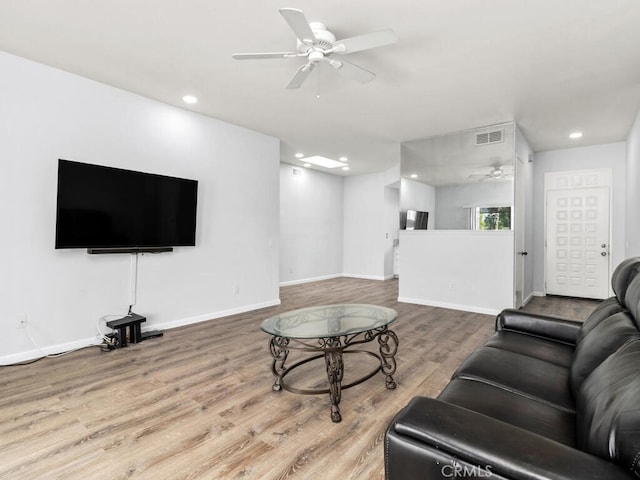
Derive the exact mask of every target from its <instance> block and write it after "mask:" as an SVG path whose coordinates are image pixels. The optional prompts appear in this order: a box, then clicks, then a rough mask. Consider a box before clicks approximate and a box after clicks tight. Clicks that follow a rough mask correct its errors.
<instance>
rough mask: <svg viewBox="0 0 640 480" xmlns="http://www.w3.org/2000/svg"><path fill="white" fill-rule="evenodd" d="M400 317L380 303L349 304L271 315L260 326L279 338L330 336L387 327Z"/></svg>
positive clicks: (322, 306)
mask: <svg viewBox="0 0 640 480" xmlns="http://www.w3.org/2000/svg"><path fill="white" fill-rule="evenodd" d="M397 317H398V313H397V312H396V311H395V310H392V309H391V308H387V307H380V306H378V305H367V304H359V303H345V304H336V305H321V306H317V307H308V308H301V309H299V310H292V311H290V312H284V313H280V314H278V315H274V316H273V317H270V318H267V319H266V320H265V321H264V322H262V325H261V326H260V328H261V329H262V330H263V331H264V332H266V333H268V334H270V335H274V336H277V337H285V338H327V337H339V336H342V335H351V334H354V333H361V332H366V331H369V330H374V329H377V328H381V327H385V326H387V325H389V324H391V323H393V321H394V320H395V319H396V318H397Z"/></svg>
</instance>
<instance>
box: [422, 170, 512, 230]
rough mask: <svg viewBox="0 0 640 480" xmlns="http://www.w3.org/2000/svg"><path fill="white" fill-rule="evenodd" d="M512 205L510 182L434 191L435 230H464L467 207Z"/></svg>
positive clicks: (443, 188) (457, 186)
mask: <svg viewBox="0 0 640 480" xmlns="http://www.w3.org/2000/svg"><path fill="white" fill-rule="evenodd" d="M509 205H513V182H512V181H508V182H505V181H496V182H493V181H489V182H478V183H469V184H465V185H451V186H446V187H437V188H436V215H435V217H436V219H437V220H436V222H435V227H434V228H436V229H438V230H465V229H466V228H468V227H467V223H468V222H467V215H468V211H467V210H466V208H468V207H505V206H509Z"/></svg>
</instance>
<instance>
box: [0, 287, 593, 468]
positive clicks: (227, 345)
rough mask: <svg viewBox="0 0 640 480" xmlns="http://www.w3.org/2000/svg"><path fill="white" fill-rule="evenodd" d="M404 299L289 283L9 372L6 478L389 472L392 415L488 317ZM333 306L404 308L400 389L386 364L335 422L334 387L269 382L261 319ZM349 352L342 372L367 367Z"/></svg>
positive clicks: (3, 449)
mask: <svg viewBox="0 0 640 480" xmlns="http://www.w3.org/2000/svg"><path fill="white" fill-rule="evenodd" d="M397 295H398V292H397V281H396V280H390V281H386V282H379V281H368V280H358V279H349V278H340V279H335V280H327V281H322V282H316V283H309V284H304V285H296V286H289V287H285V288H282V289H281V299H282V305H280V306H278V307H271V308H266V309H262V310H259V311H255V312H250V313H247V314H241V315H234V316H230V317H226V318H222V319H216V320H212V321H208V322H202V323H199V324H196V325H190V326H186V327H181V328H176V329H172V330H168V331H166V332H165V334H164V336H163V337H161V338H157V339H152V340H149V341H146V342H143V343H141V344H137V345H132V346H130V347H127V348H123V349H118V350H114V351H111V352H106V353H105V352H101V351H100V350H99V349H97V348H93V349H85V350H81V351H78V352H74V353H71V354H69V355H66V356H63V357H59V358H55V359H44V360H41V361H39V362H37V363H34V364H31V365H25V366H14V367H5V368H2V369H0V372H2V378H1V379H0V388H1V389H2V396H1V398H0V479H11V480H20V479H29V480H39V479H47V480H49V479H63V478H64V479H65V480H74V479H82V480H86V479H109V480H113V479H127V478H135V479H154V480H158V479H163V480H165V479H319V478H327V479H382V478H383V477H384V466H383V445H382V443H383V438H384V431H385V428H386V426H387V424H388V422H389V420H390V419H391V418H392V416H393V415H394V414H395V413H396V412H397V411H398V410H399V409H400V408H402V407H403V406H404V405H405V404H406V403H407V402H408V401H409V400H410V399H411V398H412V397H413V396H415V395H428V396H435V395H437V394H438V393H439V391H440V390H441V389H442V388H443V387H444V385H445V384H446V383H447V381H448V379H449V377H450V375H451V374H452V372H453V371H454V370H455V368H456V366H457V365H458V364H459V363H460V362H461V361H462V360H463V359H464V358H465V357H466V356H467V355H468V354H469V353H470V352H471V351H472V350H473V349H474V348H476V347H477V346H478V345H480V344H481V343H482V342H483V341H484V340H485V339H486V338H487V337H488V336H489V335H490V334H491V333H492V331H493V324H494V318H493V317H492V316H489V315H480V314H474V313H468V312H459V311H453V310H445V309H440V308H434V307H425V306H418V305H410V304H405V303H398V302H397V301H396V298H397ZM569 301H570V300H569ZM339 302H354V303H356V302H357V303H375V304H379V305H385V306H388V307H391V308H394V309H396V310H397V311H398V320H397V321H396V322H395V323H394V324H393V325H392V328H393V330H394V331H395V332H396V333H397V334H398V337H399V339H400V347H399V351H398V355H397V357H396V359H397V363H398V365H397V373H396V375H395V376H394V377H395V380H396V382H397V383H398V388H397V389H395V390H387V389H386V388H385V382H384V376H383V375H382V374H378V375H376V376H375V377H373V378H372V379H370V380H368V381H366V382H364V383H363V384H361V385H358V386H355V387H353V388H350V389H348V390H344V391H343V394H342V401H341V403H340V407H341V412H342V422H341V423H337V424H334V423H332V422H331V419H330V408H329V399H328V395H296V394H293V393H290V392H286V391H281V392H273V391H272V390H271V385H272V383H273V377H272V374H271V371H270V360H271V357H270V354H269V350H268V348H267V344H268V340H269V337H268V336H267V335H266V334H264V333H263V332H261V331H260V329H259V325H260V323H261V322H262V320H264V319H265V318H267V317H269V316H271V315H273V314H275V313H277V312H279V311H285V310H291V309H294V308H301V307H305V306H310V305H320V304H327V303H339ZM593 307H594V308H595V304H593ZM537 308H542V309H544V308H545V307H544V305H542V306H541V307H537ZM557 308H560V307H556V309H557ZM587 310H588V309H587ZM587 314H588V312H587ZM585 316H586V315H585ZM374 348H375V346H374ZM354 358H356V356H354ZM357 358H359V357H357ZM350 360H351V356H345V365H346V372H345V377H346V378H345V379H346V380H347V381H348V376H349V375H354V378H355V375H357V374H358V372H359V371H361V370H362V369H364V370H367V367H368V366H367V365H364V364H363V363H364V362H360V361H352V362H351V363H349V361H350ZM364 370H363V371H364ZM300 373H301V374H300V375H298V376H297V378H294V377H293V373H292V374H291V378H289V377H287V379H288V381H290V382H294V381H300V382H309V383H310V384H314V383H317V382H321V381H323V374H324V370H323V366H322V365H321V364H314V363H313V362H312V363H310V364H309V367H308V368H307V369H306V370H305V371H304V372H300ZM296 374H298V372H296Z"/></svg>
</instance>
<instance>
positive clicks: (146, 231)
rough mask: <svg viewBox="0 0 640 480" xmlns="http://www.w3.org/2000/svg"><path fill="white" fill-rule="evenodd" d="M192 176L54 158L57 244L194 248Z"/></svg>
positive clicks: (195, 190) (194, 185)
mask: <svg viewBox="0 0 640 480" xmlns="http://www.w3.org/2000/svg"><path fill="white" fill-rule="evenodd" d="M197 197H198V182H197V180H188V179H184V178H176V177H168V176H164V175H156V174H151V173H143V172H136V171H132V170H124V169H120V168H113V167H106V166H102V165H92V164H88V163H80V162H72V161H69V160H62V159H61V160H58V199H57V209H56V244H55V247H56V248H87V249H132V250H136V249H153V248H162V247H178V246H193V245H195V241H196V204H197Z"/></svg>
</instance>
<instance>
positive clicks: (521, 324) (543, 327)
mask: <svg viewBox="0 0 640 480" xmlns="http://www.w3.org/2000/svg"><path fill="white" fill-rule="evenodd" d="M581 327H582V322H578V321H575V320H568V319H566V318H562V317H556V316H553V315H544V314H539V313H531V312H524V311H522V310H514V309H511V308H507V309H505V310H503V311H502V312H500V313H499V314H498V316H497V317H496V330H508V331H513V332H519V333H526V334H529V335H535V336H537V337H542V338H547V339H549V340H555V341H557V342H563V343H567V344H569V345H575V344H576V339H577V338H578V334H579V333H580V328H581Z"/></svg>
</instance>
